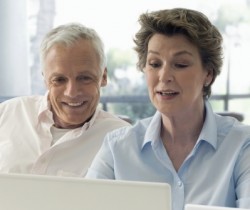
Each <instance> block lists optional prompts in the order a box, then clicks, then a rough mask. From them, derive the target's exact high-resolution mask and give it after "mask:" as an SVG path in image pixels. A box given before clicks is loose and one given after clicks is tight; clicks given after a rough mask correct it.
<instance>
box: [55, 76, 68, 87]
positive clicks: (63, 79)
mask: <svg viewBox="0 0 250 210" xmlns="http://www.w3.org/2000/svg"><path fill="white" fill-rule="evenodd" d="M65 81H66V79H65V78H63V77H58V78H54V79H52V83H53V84H55V85H59V84H62V83H64V82H65Z"/></svg>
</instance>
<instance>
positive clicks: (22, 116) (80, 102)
mask: <svg viewBox="0 0 250 210" xmlns="http://www.w3.org/2000/svg"><path fill="white" fill-rule="evenodd" d="M40 58H41V66H42V73H43V76H44V80H45V84H46V87H47V89H48V91H47V93H46V94H45V96H25V97H17V98H14V99H11V100H8V101H5V102H3V103H2V104H0V172H4V173H34V174H47V175H56V176H84V174H85V172H86V171H87V168H88V167H89V165H90V163H91V161H92V159H93V157H94V156H95V154H96V152H97V151H98V149H99V147H100V145H101V143H102V140H103V138H104V135H105V134H106V133H107V132H108V131H111V130H113V129H116V128H118V127H123V126H127V125H129V124H128V123H127V122H125V121H123V120H121V119H119V118H118V117H116V116H114V115H112V114H110V113H107V112H104V111H103V110H100V109H99V108H97V107H98V103H99V98H100V88H101V87H103V86H105V85H106V84H107V69H106V60H105V54H104V46H103V43H102V41H101V39H100V38H99V36H98V34H97V33H96V32H95V31H94V30H93V29H91V28H87V27H85V26H82V25H80V24H74V23H72V24H67V25H61V26H59V27H57V28H55V29H53V30H52V31H51V32H49V33H48V34H47V35H46V37H45V38H44V40H43V41H42V44H41V51H40Z"/></svg>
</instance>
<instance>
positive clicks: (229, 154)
mask: <svg viewBox="0 0 250 210" xmlns="http://www.w3.org/2000/svg"><path fill="white" fill-rule="evenodd" d="M206 113H207V114H206V119H205V122H204V125H203V128H202V130H201V133H200V135H199V138H198V141H197V143H196V145H195V147H194V148H193V150H192V152H191V153H190V154H189V155H188V157H187V158H186V159H185V161H184V162H183V164H182V166H181V167H180V169H179V171H178V172H176V170H175V169H174V167H173V165H172V162H171V160H170V159H169V157H168V154H167V153H166V150H165V148H164V146H163V144H162V141H161V139H160V127H161V114H160V113H159V112H156V114H155V115H154V116H153V117H151V118H148V119H144V120H141V121H139V122H138V123H136V124H135V125H134V126H133V127H124V128H121V129H118V130H115V131H113V132H111V133H108V134H107V135H106V138H105V140H104V143H103V146H102V147H101V149H100V151H99V153H98V154H97V156H96V158H95V159H94V161H93V163H92V165H91V167H90V169H89V171H88V173H87V176H86V178H101V179H118V180H134V181H150V182H166V183H169V184H170V185H171V189H172V209H173V210H182V209H184V205H185V204H186V203H194V204H204V205H216V206H228V207H241V208H248V209H250V126H247V125H243V124H242V123H240V122H239V121H237V120H236V119H234V118H232V117H222V116H219V115H217V114H215V113H214V112H213V110H212V108H211V106H210V104H209V102H206Z"/></svg>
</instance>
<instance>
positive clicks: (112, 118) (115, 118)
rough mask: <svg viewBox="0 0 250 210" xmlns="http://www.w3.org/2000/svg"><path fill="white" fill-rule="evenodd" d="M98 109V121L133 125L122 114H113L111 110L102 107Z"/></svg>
mask: <svg viewBox="0 0 250 210" xmlns="http://www.w3.org/2000/svg"><path fill="white" fill-rule="evenodd" d="M97 111H98V115H97V117H96V120H97V121H103V122H106V123H110V124H112V123H113V124H116V125H118V126H119V125H124V126H126V125H131V123H130V122H128V121H127V120H126V119H125V117H124V116H122V115H115V114H112V113H110V112H107V111H104V110H102V109H99V110H97Z"/></svg>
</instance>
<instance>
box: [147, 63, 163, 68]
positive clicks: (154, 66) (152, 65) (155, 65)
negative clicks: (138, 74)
mask: <svg viewBox="0 0 250 210" xmlns="http://www.w3.org/2000/svg"><path fill="white" fill-rule="evenodd" d="M149 65H150V66H151V67H153V68H158V67H160V66H161V65H160V64H159V63H149Z"/></svg>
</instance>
